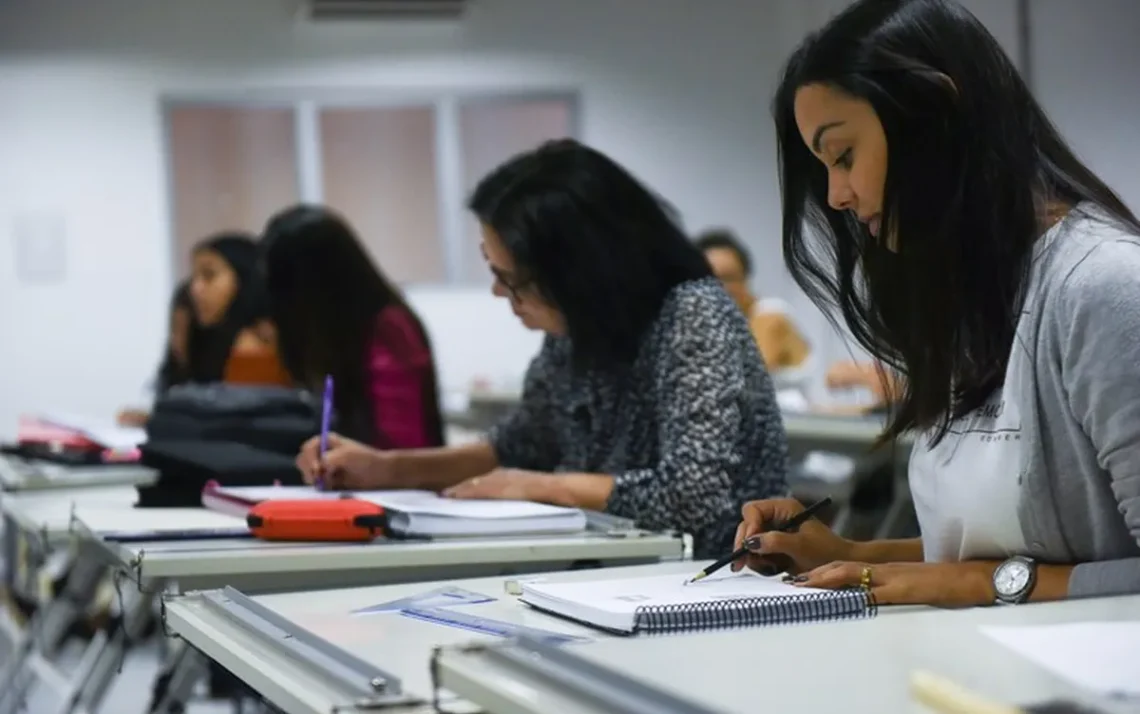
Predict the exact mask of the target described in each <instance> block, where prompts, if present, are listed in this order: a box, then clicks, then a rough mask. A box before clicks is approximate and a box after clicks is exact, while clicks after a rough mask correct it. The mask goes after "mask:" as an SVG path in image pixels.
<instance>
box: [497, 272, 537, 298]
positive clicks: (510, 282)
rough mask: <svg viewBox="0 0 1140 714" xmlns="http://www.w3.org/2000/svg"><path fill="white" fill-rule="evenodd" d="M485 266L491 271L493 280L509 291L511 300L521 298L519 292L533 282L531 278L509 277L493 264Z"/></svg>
mask: <svg viewBox="0 0 1140 714" xmlns="http://www.w3.org/2000/svg"><path fill="white" fill-rule="evenodd" d="M487 268H488V269H489V270H490V271H491V275H492V276H494V278H495V282H497V283H498V284H499V285H502V286H503V288H505V289H506V291H507V292H508V293H510V295H511V299H512V300H519V299H521V297H522V296H521V295H520V293H522V291H524V290H526V289H527V288H529V287H530V286H531V285H533V284H534V281H533V280H529V279H518V278H513V277H510V276H508V275H507V274H506V273H504V272H503V271H501V270H499V269H498V268H496V267H495V266H493V265H488V266H487Z"/></svg>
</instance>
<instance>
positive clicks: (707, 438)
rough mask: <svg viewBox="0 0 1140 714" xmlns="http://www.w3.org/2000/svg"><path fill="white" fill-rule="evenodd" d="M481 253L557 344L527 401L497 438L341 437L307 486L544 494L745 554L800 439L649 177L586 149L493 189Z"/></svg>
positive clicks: (532, 161) (498, 285)
mask: <svg viewBox="0 0 1140 714" xmlns="http://www.w3.org/2000/svg"><path fill="white" fill-rule="evenodd" d="M470 208H471V210H472V211H473V212H474V214H475V215H476V217H477V218H478V219H479V221H480V223H481V225H482V236H483V240H482V250H483V255H484V256H485V258H486V261H487V264H488V267H489V269H490V270H491V273H492V274H493V275H494V277H495V284H494V288H493V291H494V293H495V295H497V296H499V297H502V298H504V299H505V300H507V301H508V302H509V304H510V306H511V310H512V311H513V312H514V313H515V315H517V316H518V318H519V320H521V321H522V322H523V324H525V325H526V326H527V327H529V328H531V329H535V330H542V331H543V332H545V333H546V334H547V337H546V340H545V342H544V344H543V346H542V349H541V351H540V352H539V354H538V355H537V356H536V357H535V359H534V361H533V362H532V363H531V365H530V368H529V370H528V372H527V375H526V379H525V383H524V390H523V397H522V401H521V403H520V405H519V406H518V407H517V409H516V410H515V411H514V412H513V413H512V414H510V415H509V416H507V417H506V419H505V420H504V421H503V422H501V423H500V424H498V425H497V426H496V427H495V428H494V429H493V430H492V431H491V433H490V434H489V436H488V438H487V440H486V441H484V442H482V443H479V444H476V445H471V446H463V447H455V448H443V449H424V450H414V451H399V452H379V451H376V450H373V449H370V448H368V447H365V446H362V445H360V444H358V443H355V442H350V441H347V440H344V439H339V438H334V439H332V442H331V448H330V450H329V452H328V453H327V454H326V456H325V459H324V463H323V464H321V463H320V462H319V461H318V457H317V446H316V444H315V443H310V444H307V445H306V446H305V448H304V449H303V450H302V452H301V454H300V456H299V457H298V465H299V467H300V468H301V470H302V471H303V472H304V474H305V476H306V478H307V479H309V480H312V479H314V478H315V477H316V475H317V472H318V471H319V470H320V469H322V468H323V469H324V473H325V476H326V479H327V480H328V481H330V482H331V483H333V484H335V485H339V486H341V487H351V488H394V487H401V488H421V489H433V490H439V491H443V492H444V493H445V494H447V495H450V496H454V497H456V498H502V499H520V500H530V501H541V502H546V503H553V504H559V505H566V506H576V507H581V508H587V509H593V510H599V511H603V510H604V511H608V512H610V513H612V514H615V515H618V516H623V517H627V518H631V519H633V520H634V521H636V522H637V524H638V525H639V526H641V527H643V528H648V529H677V530H681V531H684V532H688V533H691V534H692V535H693V537H694V550H695V552H696V553H697V554H698V555H699V556H705V555H710V554H714V553H720V552H721V551H723V550H724V549H725V548H727V547H729V546H730V545H731V544H732V536H733V531H734V529H735V527H736V520H737V516H736V513H738V512H739V508H740V507H741V504H743V503H744V502H746V501H749V500H751V499H756V498H763V497H765V496H771V495H776V494H783V493H784V491H785V472H786V467H787V447H786V439H785V435H784V432H783V427H782V422H781V420H780V414H779V411H778V410H777V407H776V401H775V398H774V394H773V390H772V384H771V381H770V380H769V377H768V374H767V373H766V372H765V371H764V365H763V363H762V361H761V359H760V355H759V353H758V352H757V350H756V345H755V342H754V341H753V340H752V336H751V335H750V334H749V331H748V325H747V323H746V321H745V319H744V317H743V315H741V314H740V311H739V310H738V309H737V308H736V306H735V305H734V304H733V302H732V300H731V299H730V298H729V297H728V295H727V294H726V293H725V291H724V289H723V288H722V287H721V286H720V284H719V282H718V281H717V280H716V278H715V277H713V276H712V274H711V272H710V269H709V266H708V263H707V262H706V261H705V259H704V256H703V255H702V254H701V252H700V251H699V250H698V249H697V248H695V247H694V246H693V245H691V244H690V243H689V241H688V239H687V238H686V236H685V234H684V233H683V232H682V231H681V229H680V228H679V227H678V225H677V224H676V222H675V221H674V220H673V218H672V216H671V215H670V212H669V211H668V210H667V209H666V208H665V207H664V206H663V205H662V203H661V201H660V200H659V199H657V198H656V197H655V196H654V195H653V194H652V193H651V192H650V191H648V190H647V189H646V188H645V187H644V186H642V185H641V184H640V183H639V182H638V181H637V180H636V179H635V178H634V177H633V176H631V175H630V174H629V173H628V172H626V171H625V170H624V169H623V168H622V167H620V166H618V165H617V164H616V163H614V162H613V161H612V160H610V159H609V158H607V157H606V156H604V155H602V154H601V153H599V152H597V151H595V150H593V149H590V148H587V147H585V146H582V145H581V144H578V143H576V142H574V141H570V140H562V141H557V142H552V143H548V144H545V145H543V146H541V147H540V148H538V149H537V150H535V151H532V152H529V153H525V154H522V155H520V156H517V157H515V158H513V159H511V160H510V161H508V162H507V163H506V164H504V165H503V166H500V167H499V168H498V169H496V170H495V171H493V172H492V173H491V174H490V175H489V176H487V177H486V178H484V179H483V181H482V182H481V183H480V184H479V186H478V187H477V188H476V189H475V192H474V194H473V196H472V198H471V201H470Z"/></svg>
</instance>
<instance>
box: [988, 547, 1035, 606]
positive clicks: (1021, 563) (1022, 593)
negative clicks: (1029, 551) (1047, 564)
mask: <svg viewBox="0 0 1140 714" xmlns="http://www.w3.org/2000/svg"><path fill="white" fill-rule="evenodd" d="M1036 584H1037V561H1036V560H1034V559H1033V558H1027V557H1026V556H1024V555H1015V556H1013V557H1012V558H1010V559H1009V560H1006V561H1005V562H1004V563H1002V564H1001V565H999V566H998V567H997V570H995V571H994V592H996V593H997V601H998V603H999V604H1004V605H1017V604H1018V603H1023V602H1025V601H1026V600H1028V599H1029V595H1030V593H1032V592H1033V586H1034V585H1036Z"/></svg>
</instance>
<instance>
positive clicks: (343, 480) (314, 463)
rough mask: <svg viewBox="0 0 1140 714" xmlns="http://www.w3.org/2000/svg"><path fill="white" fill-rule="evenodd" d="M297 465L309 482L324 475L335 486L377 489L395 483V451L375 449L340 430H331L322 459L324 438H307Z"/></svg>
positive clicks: (326, 480) (326, 486) (311, 482)
mask: <svg viewBox="0 0 1140 714" xmlns="http://www.w3.org/2000/svg"><path fill="white" fill-rule="evenodd" d="M297 468H298V469H300V470H301V476H302V477H303V478H304V479H305V483H308V484H313V483H316V482H317V480H318V479H323V482H324V486H325V488H328V489H331V490H341V489H359V490H362V491H364V490H375V489H383V488H391V487H392V486H393V483H394V471H395V469H394V467H393V459H392V454H390V453H387V452H384V451H380V450H378V449H373V448H372V447H371V446H367V445H365V444H361V443H360V442H358V441H353V440H352V439H346V438H345V437H343V436H340V435H339V434H329V438H328V450H327V451H325V456H324V459H323V460H322V459H321V438H320V437H319V436H314V437H313V438H311V439H309V440H308V441H306V442H305V444H304V446H302V447H301V452H300V453H299V454H297Z"/></svg>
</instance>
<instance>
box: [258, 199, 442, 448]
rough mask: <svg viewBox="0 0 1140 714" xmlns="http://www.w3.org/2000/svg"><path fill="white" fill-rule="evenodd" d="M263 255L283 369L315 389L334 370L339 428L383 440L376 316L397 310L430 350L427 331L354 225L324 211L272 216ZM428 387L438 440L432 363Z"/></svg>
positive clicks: (430, 424) (428, 411)
mask: <svg viewBox="0 0 1140 714" xmlns="http://www.w3.org/2000/svg"><path fill="white" fill-rule="evenodd" d="M261 254H262V259H263V265H264V271H265V284H266V287H267V289H268V291H269V297H270V305H271V307H272V314H273V321H274V323H275V324H276V326H277V337H278V349H279V351H280V354H281V359H282V362H284V364H285V368H286V369H288V370H289V372H290V373H291V374H292V375H293V376H294V377H295V378H296V379H297V380H298V382H300V383H301V384H302V385H303V386H305V387H307V388H309V389H319V388H320V385H321V384H322V383H323V381H324V378H325V375H329V374H331V375H332V376H333V379H334V390H335V402H336V410H337V417H338V422H339V424H338V427H337V428H338V430H339V431H341V432H342V433H343V434H345V435H346V436H349V437H352V438H356V439H360V440H362V441H367V442H369V443H373V444H376V443H378V437H380V436H381V434H380V433H379V430H378V425H377V424H375V423H374V417H373V414H374V411H373V409H372V399H371V398H370V397H369V394H370V385H369V384H368V379H367V376H366V369H365V362H366V360H367V358H368V352H369V348H370V346H371V344H372V343H373V341H374V340H376V339H377V338H380V339H383V338H384V337H385V336H384V335H383V334H381V333H379V332H378V330H379V329H380V323H379V322H378V319H377V318H378V315H379V314H380V312H381V311H383V310H385V309H386V308H389V307H393V306H395V307H397V308H399V309H400V310H401V311H402V312H404V313H405V314H406V315H407V317H408V318H409V319H410V320H411V321H412V322H413V323H414V325H415V328H416V331H417V332H418V333H419V337H420V338H421V339H422V340H423V343H424V345H425V346H426V347H427V349H428V351H429V353H430V351H431V342H430V340H429V339H428V334H427V330H425V329H424V327H423V324H422V323H421V322H420V320H419V318H418V317H417V316H416V314H415V312H414V311H413V310H412V309H411V308H410V307H408V305H407V303H406V302H404V299H403V297H402V296H401V295H400V293H399V291H398V290H397V289H396V288H395V287H394V286H393V285H392V283H391V282H389V281H388V279H387V278H385V277H384V275H383V274H382V273H381V272H380V270H379V269H378V268H377V267H376V265H375V264H374V263H373V262H372V259H371V258H370V257H369V255H368V252H367V251H366V250H365V248H364V246H362V245H361V243H360V241H359V240H358V239H357V237H356V235H355V234H354V232H353V230H352V229H351V228H350V227H349V225H348V224H347V223H346V222H345V221H344V220H343V219H342V218H341V217H340V216H338V215H337V214H335V213H333V212H332V211H330V210H328V209H326V208H323V207H318V206H304V205H301V206H293V207H291V208H288V209H285V210H284V211H281V212H280V213H278V214H277V215H275V216H273V217H272V218H271V219H270V220H269V224H268V225H267V226H266V228H265V233H264V235H263V237H262V239H261ZM398 339H399V336H398V335H393V336H392V342H393V347H399V345H398V344H396V342H397V340H398ZM423 390H424V391H423V400H424V413H425V419H426V420H427V424H426V425H425V426H426V427H427V429H428V433H429V434H430V435H431V437H432V439H433V441H434V442H435V444H436V445H439V444H442V443H443V418H442V416H441V414H440V411H439V409H440V407H439V386H438V382H437V379H436V374H435V367H434V364H433V366H432V370H431V376H430V379H428V381H427V383H426V384H424V386H423ZM380 445H381V446H384V445H383V444H380Z"/></svg>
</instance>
